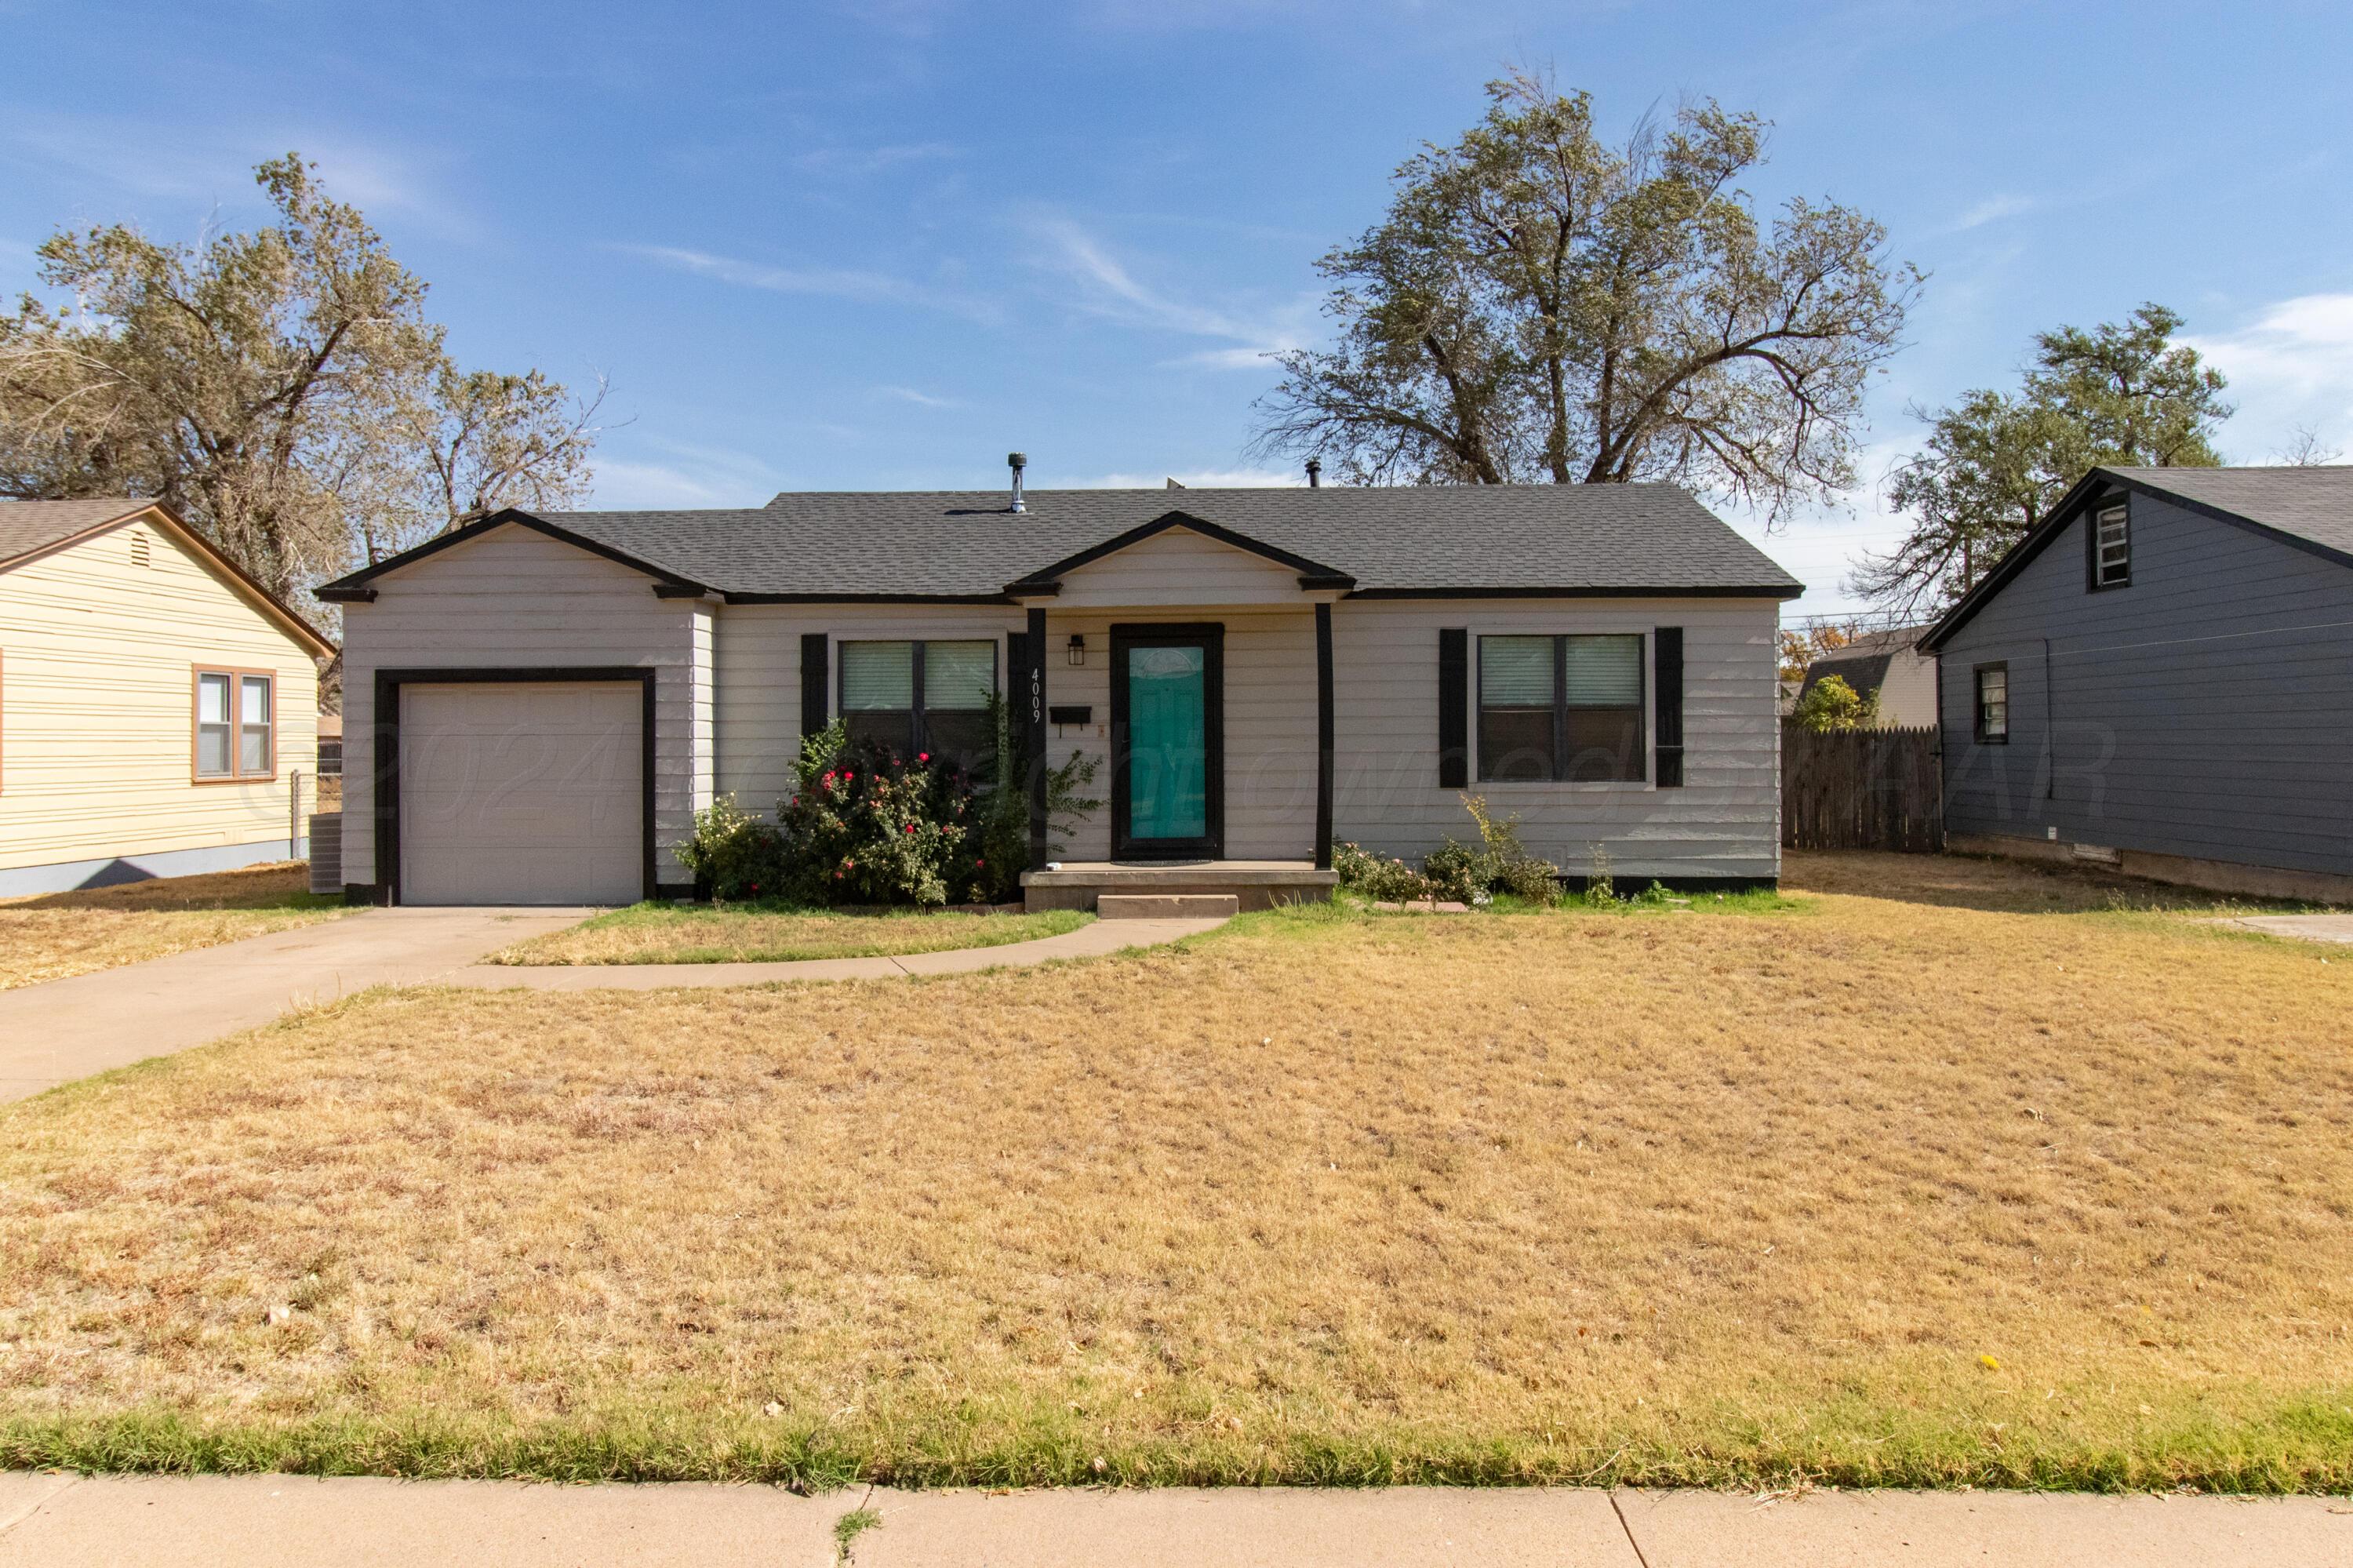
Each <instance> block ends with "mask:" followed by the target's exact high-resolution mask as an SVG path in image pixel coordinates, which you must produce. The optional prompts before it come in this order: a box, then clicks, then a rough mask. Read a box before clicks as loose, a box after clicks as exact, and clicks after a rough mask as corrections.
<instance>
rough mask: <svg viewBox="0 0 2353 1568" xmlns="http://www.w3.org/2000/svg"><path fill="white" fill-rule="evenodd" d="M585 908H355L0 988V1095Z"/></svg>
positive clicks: (128, 1058) (159, 1051)
mask: <svg viewBox="0 0 2353 1568" xmlns="http://www.w3.org/2000/svg"><path fill="white" fill-rule="evenodd" d="M595 913H596V911H595V910H593V909H364V910H362V911H360V912H359V913H358V914H356V915H346V916H343V918H341V919H337V920H325V921H322V922H320V923H319V924H318V925H315V926H303V927H297V928H296V929H294V930H291V931H275V932H272V933H270V934H269V936H266V937H248V938H246V939H245V940H243V941H240V942H224V943H222V944H221V945H220V946H219V947H216V948H196V949H195V951H193V952H186V953H174V954H173V955H172V956H171V957H169V958H164V959H148V960H147V961H146V962H145V963H141V964H126V965H124V966H123V967H122V968H121V969H100V970H99V971H98V972H97V973H95V974H87V975H75V976H72V977H71V978H69V979H67V980H47V981H45V982H43V983H42V984H40V985H28V986H26V987H24V988H22V989H21V990H17V991H0V1103H5V1101H8V1100H16V1099H23V1098H24V1097H26V1096H27V1095H37V1094H39V1093H40V1092H41V1091H42V1090H43V1089H47V1088H53V1087H55V1086H57V1085H58V1084H62V1083H67V1082H69V1081H71V1080H72V1079H75V1078H86V1077H88V1076H90V1075H91V1074H92V1073H103V1072H105V1071H106V1070H107V1069H108V1068H110V1067H120V1066H123V1065H127V1064H129V1063H132V1062H137V1061H142V1060H143V1059H145V1058H146V1057H149V1056H162V1055H166V1054H170V1053H171V1052H174V1051H185V1050H186V1049H187V1048H188V1047H189V1046H191V1045H201V1044H204V1043H205V1042H206V1041H207V1040H217V1039H219V1038H220V1037H221V1036H222V1035H224V1034H234V1033H237V1031H238V1030H240V1029H251V1028H253V1027H255V1026H256V1025H258V1024H263V1023H267V1022H269V1021H270V1020H271V1019H273V1018H276V1017H277V1016H278V1015H279V1014H280V1013H281V1012H285V1011H286V1010H287V1009H289V1008H290V1007H301V1006H306V1005H310V1004H312V1003H316V1002H322V1001H333V1000H335V999H336V998H337V997H339V996H344V995H348V994H349V993H350V992H352V991H364V990H366V989H367V988H368V987H370V986H374V985H409V984H415V983H416V982H417V981H419V980H436V979H439V978H442V977H445V976H447V975H448V973H449V972H450V971H451V970H453V969H461V968H463V967H464V966H466V965H468V964H471V963H473V962H474V961H475V960H476V959H480V958H481V957H482V956H484V955H485V954H488V953H493V952H496V951H497V950H498V949H499V948H503V947H505V946H507V945H508V944H510V943H512V942H520V941H522V940H523V939H524V938H528V937H536V936H539V935H540V934H541V933H543V932H546V931H560V930H562V929H564V928H565V927H567V926H575V925H578V924H579V923H580V922H581V921H582V920H584V919H586V918H587V917H588V916H590V915H593V914H595Z"/></svg>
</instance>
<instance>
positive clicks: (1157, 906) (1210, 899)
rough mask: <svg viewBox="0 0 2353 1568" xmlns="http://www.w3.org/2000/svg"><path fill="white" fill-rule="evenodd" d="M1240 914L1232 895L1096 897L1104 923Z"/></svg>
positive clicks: (1238, 901)
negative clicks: (1110, 921)
mask: <svg viewBox="0 0 2353 1568" xmlns="http://www.w3.org/2000/svg"><path fill="white" fill-rule="evenodd" d="M1241 912H1242V901H1241V898H1240V895H1238V894H1232V893H1105V894H1101V895H1097V896H1096V898H1095V916H1096V917H1097V918H1098V919H1103V920H1229V919H1231V918H1232V917H1233V916H1237V915H1239V914H1240V913H1241Z"/></svg>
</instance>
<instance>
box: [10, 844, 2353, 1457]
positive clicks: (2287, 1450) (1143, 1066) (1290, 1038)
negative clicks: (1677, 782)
mask: <svg viewBox="0 0 2353 1568" xmlns="http://www.w3.org/2000/svg"><path fill="white" fill-rule="evenodd" d="M1791 880H1792V881H1793V883H1795V884H1797V885H1800V886H1806V887H1819V888H1821V889H1824V891H1822V892H1820V893H1819V894H1817V895H1810V896H1809V897H1808V898H1807V899H1806V901H1805V903H1804V905H1803V906H1801V907H1799V908H1797V909H1794V910H1788V911H1783V912H1778V913H1714V912H1709V911H1707V910H1705V909H1704V907H1703V908H1699V909H1694V910H1693V911H1691V912H1675V913H1645V914H1624V915H1613V914H1606V913H1589V912H1584V911H1576V912H1567V913H1560V914H1552V915H1523V916H1462V917H1453V918H1442V919H1441V918H1430V917H1415V916H1394V917H1370V916H1363V915H1361V914H1348V913H1346V912H1339V913H1335V914H1330V915H1324V916H1318V915H1316V914H1314V913H1313V912H1307V913H1282V914H1275V915H1270V916H1254V917H1250V918H1248V919H1245V920H1243V921H1240V922H1237V923H1236V924H1235V925H1233V926H1231V927H1228V928H1227V929H1226V930H1225V931H1224V932H1221V933H1219V934H1217V935H1215V936H1212V937H1210V938H1206V939H1200V940H1197V941H1195V942H1193V943H1191V944H1188V945H1187V946H1184V947H1182V948H1164V949H1157V950H1153V951H1149V952H1144V953H1137V954H1131V955H1127V956H1124V957H1121V958H1117V959H1106V960H1100V961H1095V962H1091V963H1086V964H1082V965H1072V966H1066V967H1059V968H1051V969H1038V970H1028V971H1018V972H998V973H994V974H982V975H971V976H959V977H954V978H946V979H941V980H928V981H881V982H861V983H855V984H840V985H812V986H799V987H791V988H776V989H770V990H757V991H754V990H734V991H673V992H652V993H613V992H603V993H575V994H561V995H557V994H540V993H523V992H509V993H502V994H501V993H483V992H476V991H468V992H459V991H411V992H406V993H399V994H395V995H390V996H381V997H375V998H363V999H358V1000H356V1001H352V1002H349V1003H346V1004H344V1005H343V1006H340V1007H338V1008H336V1009H333V1010H331V1011H328V1012H322V1013H319V1014H316V1015H313V1016H311V1017H308V1018H304V1019H301V1020H299V1021H295V1022H290V1023H288V1024H284V1025H281V1026H280V1027H278V1028H275V1029H273V1030H269V1031H266V1032H263V1033H258V1034H254V1035H249V1036H247V1037H244V1038H241V1039H238V1040H236V1041H232V1042H229V1043H227V1044H222V1045H219V1046H216V1047H212V1048H208V1049H206V1050H203V1051H198V1052H193V1053H189V1054H184V1055H181V1056H177V1057H173V1058H169V1059H166V1060H164V1061H160V1062H156V1063H153V1064H149V1065H146V1066H145V1067H143V1068H140V1069H133V1070H132V1071H129V1072H126V1073H121V1074H116V1075H111V1076H110V1077H107V1078H104V1079H100V1080H95V1081H92V1082H90V1083H88V1084H84V1085H81V1086H73V1087H69V1088H68V1089H66V1090H63V1091H59V1092H57V1093H53V1094H51V1095H49V1096H47V1097H43V1098H40V1099H37V1100H34V1101H31V1102H27V1103H26V1104H24V1105H21V1106H18V1107H13V1108H10V1109H6V1110H0V1461H5V1462H15V1463H20V1464H21V1463H30V1462H38V1461H49V1462H80V1463H89V1464H96V1465H100V1466H101V1467H105V1466H122V1465H157V1464H174V1465H191V1466H214V1467H238V1466H258V1465H281V1466H294V1467H313V1468H361V1469H376V1470H392V1471H409V1472H472V1473H484V1472H490V1473H533V1474H547V1475H558V1476H585V1475H600V1474H614V1475H628V1476H644V1477H651V1476H684V1475H699V1476H768V1477H791V1478H800V1479H804V1480H809V1481H816V1482H823V1481H828V1480H836V1479H840V1478H847V1477H849V1476H852V1475H862V1476H866V1477H871V1478H894V1479H899V1480H902V1481H942V1480H951V1479H957V1480H970V1481H991V1480H1004V1481H1023V1480H1029V1481H1051V1480H1063V1481H1068V1480H1084V1479H1088V1478H1097V1477H1102V1478H1112V1479H1128V1480H1176V1479H1187V1478H1190V1479H1205V1480H1226V1481H1284V1480H1311V1479H1313V1480H1389V1479H1399V1478H1419V1479H1459V1480H1472V1479H1476V1480H1532V1479H1550V1480H1575V1479H1593V1480H1649V1481H1674V1480H1685V1481H1711V1482H1718V1483H1725V1482H1734V1481H1746V1482H1757V1481H1787V1480H1788V1479H1791V1478H1827V1479H1834V1480H1841V1481H1852V1482H1912V1483H1926V1484H1936V1483H1954V1482H1962V1481H1968V1482H1975V1483H1978V1484H2006V1485H2072V1486H2111V1487H2118V1486H2164V1485H2177V1484H2178V1485H2191V1486H2202V1487H2221V1488H2245V1489H2283V1488H2305V1489H2323V1488H2326V1489H2345V1488H2346V1487H2348V1485H2353V1340H2348V1323H2353V1226H2348V1203H2353V1156H2349V1155H2348V1131H2353V1065H2348V1055H2347V1045H2348V1023H2347V1020H2348V1016H2353V962H2348V959H2353V955H2348V954H2347V953H2346V952H2345V951H2344V950H2343V949H2330V948H2322V947H2318V946H2307V945H2304V944H2298V943H2290V942H2284V941H2278V940H2273V939H2268V938H2260V937H2255V936H2252V935H2246V934H2241V933H2236V932H2232V931H2229V930H2224V929H2221V928H2217V927H2211V926H2205V925H2200V924H2197V923H2194V922H2191V921H2189V920H2186V919H2183V918H2180V917H2178V916H2170V915H2167V914H2163V913H2133V914H2116V913H2111V912H2106V911H2105V910H2103V909H2101V908H2100V907H2099V906H2101V905H2103V904H2105V903H2106V902H2108V901H2109V900H2110V899H2112V898H2114V897H2115V896H2116V895H2117V893H2118V891H2119V889H2118V888H2117V887H2116V886H2114V885H2103V884H2101V883H2098V882H2096V881H2094V880H2090V879H2082V878H2074V879H2060V880H2059V881H2058V882H2057V883H2055V884H2054V883H2053V882H2052V881H2051V879H2049V878H2047V877H2045V876H2044V875H2043V874H2041V873H2036V872H2031V871H2020V870H2013V869H2007V868H1998V867H1987V866H1980V865H1977V864H1973V863H1958V862H1930V861H1905V860H1897V859H1894V858H1889V859H1884V860H1862V859H1842V860H1839V861H1835V862H1831V861H1820V860H1796V861H1793V864H1792V868H1791ZM2053 886H2057V887H2059V888H2060V889H2061V892H2062V895H2061V896H2060V897H2059V898H2057V899H2055V900H2053V899H2051V898H2049V897H2047V896H2045V895H2047V894H2048V893H2049V891H2050V890H2051V889H2052V887H2053ZM1831 888H1836V889H1838V891H1835V892H1832V891H1828V890H1829V889H1831ZM2123 891H2124V892H2125V894H2126V896H2127V898H2128V899H2129V900H2131V901H2133V902H2136V903H2138V904H2140V905H2144V906H2160V907H2161V906H2163V905H2164V904H2165V902H2166V900H2165V899H2164V898H2162V897H2161V896H2158V895H2151V894H2149V893H2148V892H2147V890H2132V889H2125V890H2123ZM2034 909H2049V910H2052V911H2053V912H2050V913H2030V912H2025V911H2029V910H2034Z"/></svg>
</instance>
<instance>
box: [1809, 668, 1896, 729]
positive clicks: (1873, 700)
mask: <svg viewBox="0 0 2353 1568" xmlns="http://www.w3.org/2000/svg"><path fill="white" fill-rule="evenodd" d="M1790 716H1791V717H1792V718H1795V719H1796V720H1797V721H1798V725H1799V727H1800V728H1802V729H1811V730H1823V731H1831V732H1836V731H1840V730H1850V729H1876V728H1878V727H1879V688H1878V687H1876V686H1874V687H1873V688H1872V690H1871V694H1870V695H1868V696H1862V695H1858V694H1856V692H1855V689H1854V688H1853V687H1852V686H1851V685H1849V684H1848V683H1847V680H1846V677H1845V676H1843V675H1824V676H1823V677H1822V678H1821V679H1820V680H1819V681H1816V682H1815V683H1813V684H1812V685H1810V686H1809V687H1807V688H1806V694H1805V695H1804V696H1802V697H1799V699H1798V705H1797V708H1796V709H1795V710H1794V711H1793V712H1792V713H1791V715H1790Z"/></svg>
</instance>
